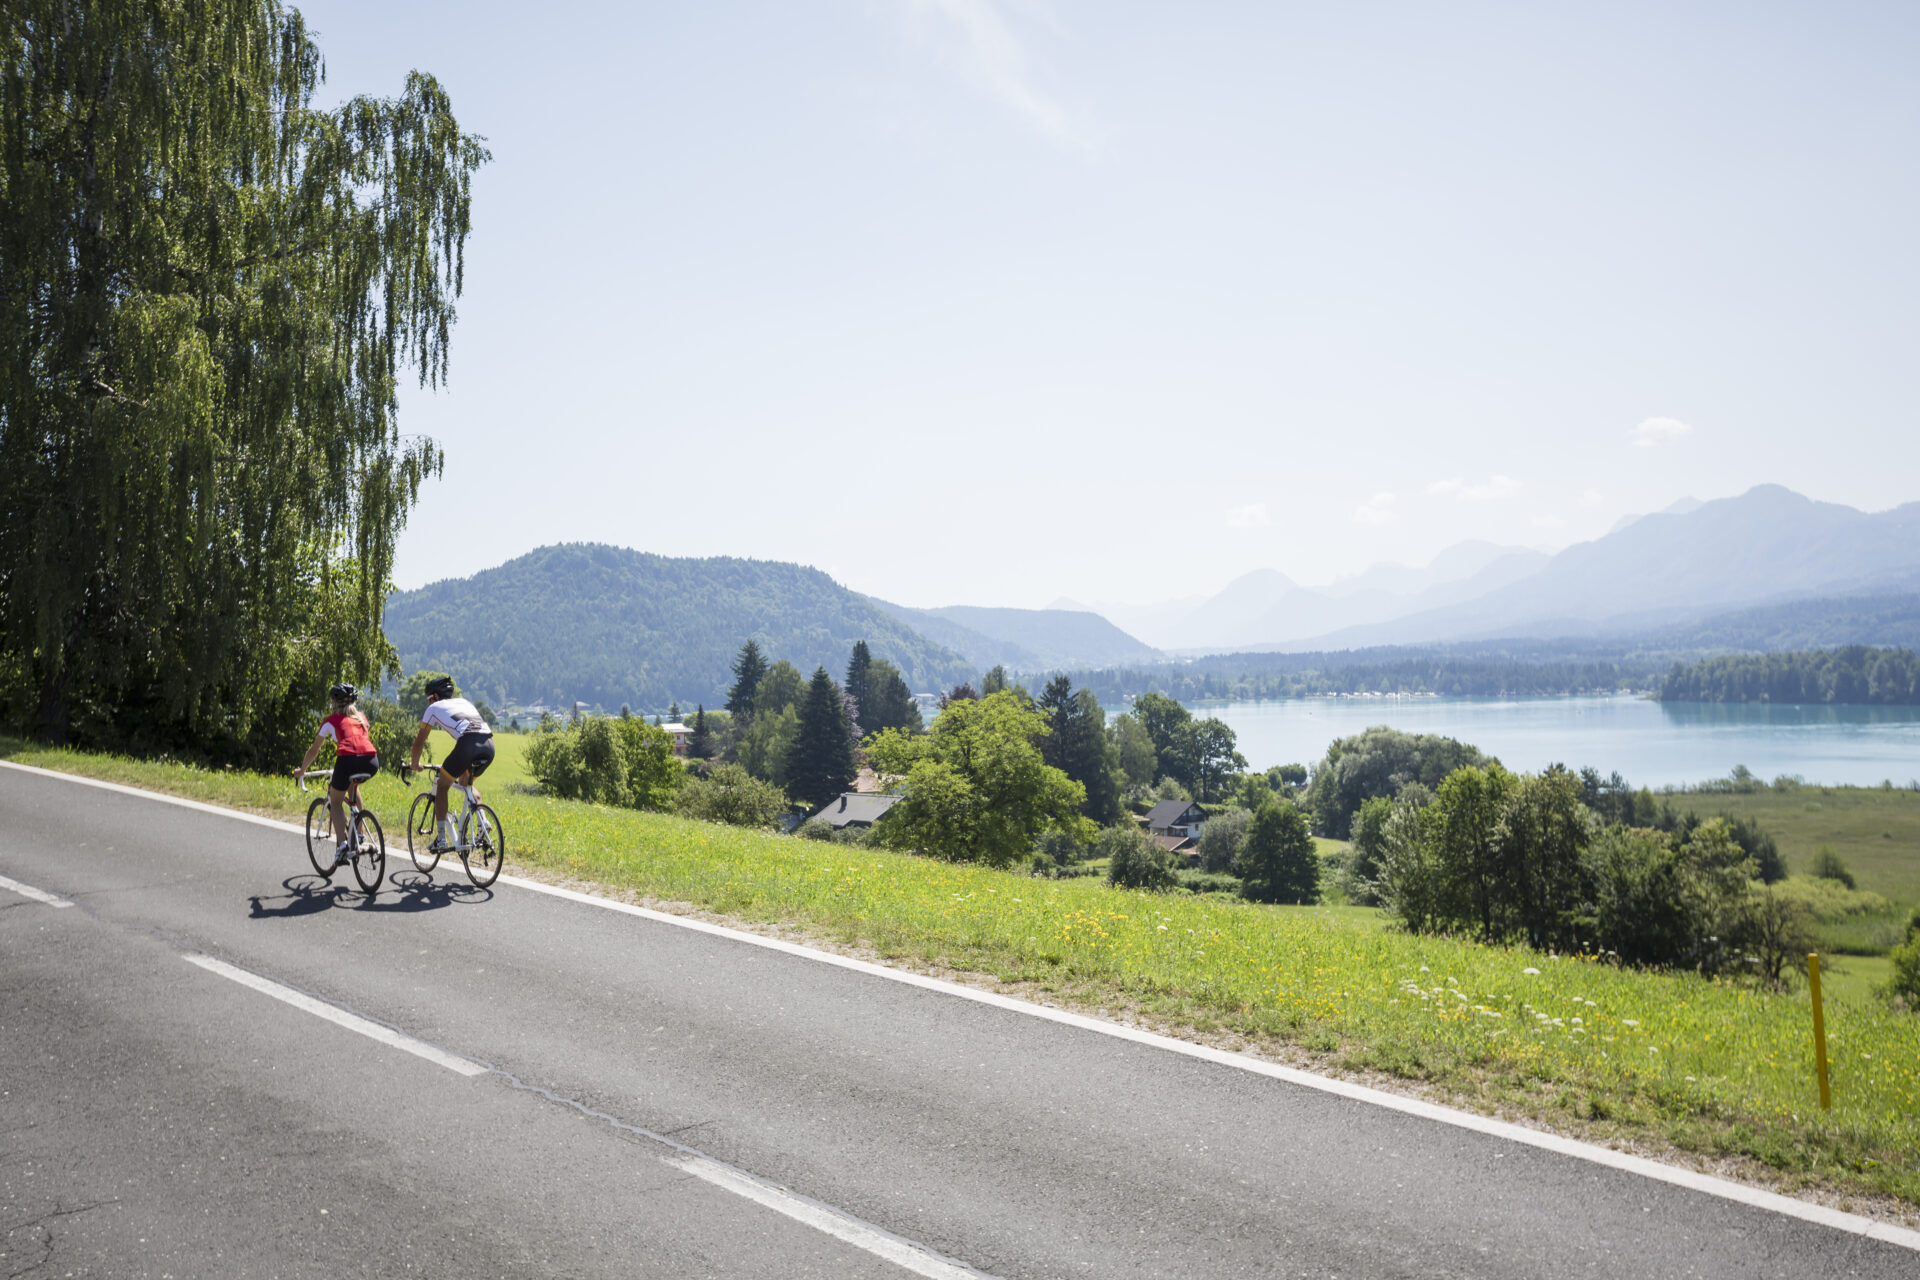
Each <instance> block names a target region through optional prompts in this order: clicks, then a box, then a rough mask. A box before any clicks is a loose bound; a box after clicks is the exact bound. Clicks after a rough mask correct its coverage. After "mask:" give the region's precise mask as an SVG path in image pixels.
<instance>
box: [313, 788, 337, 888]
mask: <svg viewBox="0 0 1920 1280" xmlns="http://www.w3.org/2000/svg"><path fill="white" fill-rule="evenodd" d="M333 853H334V844H333V831H332V828H331V827H330V826H329V825H328V822H327V798H326V797H325V796H315V797H314V798H313V803H312V804H310V805H308V806H307V861H309V862H311V863H312V864H313V869H314V870H315V871H317V872H319V873H320V878H321V879H322V880H332V879H333Z"/></svg>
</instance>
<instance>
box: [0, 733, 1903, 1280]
mask: <svg viewBox="0 0 1920 1280" xmlns="http://www.w3.org/2000/svg"><path fill="white" fill-rule="evenodd" d="M0 767H5V768H10V769H18V770H21V771H23V772H26V773H34V774H39V775H41V776H42V777H48V778H57V779H61V780H64V781H67V782H77V783H80V784H82V785H84V786H93V787H103V788H105V789H107V790H109V791H118V792H121V793H123V794H126V795H130V796H137V797H140V798H142V799H147V800H159V801H162V802H164V803H167V804H176V805H182V806H184V807H186V808H189V809H197V810H199V811H201V812H203V813H210V814H213V815H215V816H217V817H224V818H237V819H240V820H241V821H244V822H253V823H257V824H259V825H262V826H269V827H275V828H278V829H281V830H285V831H291V832H294V833H295V834H298V835H302V836H304V835H305V834H306V833H305V830H304V829H303V828H300V827H296V826H294V825H293V824H292V823H289V822H281V821H278V820H277V819H273V818H263V817H260V816H259V815H257V814H251V813H247V812H244V811H243V810H239V809H226V808H222V807H220V806H219V805H213V804H207V803H205V802H204V801H200V800H187V799H184V798H182V797H180V796H170V795H166V794H164V793H161V792H157V791H145V790H142V789H141V788H139V787H130V786H127V785H125V784H124V783H118V782H106V781H103V780H102V779H99V778H88V777H85V776H83V775H80V774H72V773H62V772H61V771H59V770H57V769H42V768H39V767H37V766H34V765H25V764H16V763H15V762H13V761H11V760H0ZM497 883H500V884H507V885H512V886H514V887H515V888H520V889H531V890H533V891H534V892H536V893H544V894H548V895H550V896H553V897H558V898H565V899H568V900H570V901H574V902H579V903H583V904H585V905H588V906H594V907H601V908H604V909H606V910H609V911H618V912H622V913H624V914H627V915H631V916H637V917H639V918H641V919H644V920H651V921H653V922H655V923H657V924H667V925H673V926H675V927H677V928H682V929H691V930H694V931H695V932H698V933H705V934H709V935H711V936H713V937H718V938H726V939H729V940H731V941H735V942H744V943H746V944H748V945H750V946H756V947H762V948H765V949H767V950H771V951H779V952H783V953H785V954H787V955H791V956H796V957H799V958H802V959H807V960H813V961H817V962H819V963H822V964H830V965H834V966H837V967H838V968H842V969H847V970H851V971H853V972H855V973H862V974H866V975H868V976H870V977H875V978H882V979H885V980H887V981H889V982H899V983H904V984H906V985H908V986H914V987H920V988H921V989H923V990H927V991H933V992H938V993H940V994H943V995H949V996H957V997H959V998H960V999H963V1000H971V1001H973V1002H975V1003H976V1004H984V1005H991V1006H993V1007H994V1008H997V1009H1003V1010H1006V1011H1007V1012H1011V1013H1019V1014H1024V1015H1026V1016H1028V1017H1032V1018H1040V1019H1042V1020H1045V1021H1048V1022H1055V1023H1059V1024H1061V1025H1063V1026H1069V1027H1075V1028H1078V1029H1079V1030H1082V1031H1091V1032H1093V1033H1095V1034H1096V1035H1104V1036H1108V1037H1111V1038H1113V1039H1118V1040H1129V1041H1132V1042H1133V1043H1135V1044H1140V1045H1146V1046H1149V1047H1151V1048H1156V1049H1163V1050H1166V1051H1167V1052H1170V1053H1178V1054H1182V1055H1184V1056H1186V1057H1189V1058H1198V1059H1201V1060H1203V1061H1206V1062H1212V1063H1215V1064H1216V1065H1219V1066H1224V1067H1229V1068H1232V1069H1234V1070H1238V1071H1245V1072H1248V1073H1249V1074H1252V1075H1259V1076H1266V1077H1268V1078H1269V1079H1273V1080H1281V1081H1284V1082H1286V1083H1288V1084H1294V1085H1299V1086H1301V1087H1302V1088H1307V1089H1314V1090H1317V1091H1319V1092H1321V1093H1328V1094H1333V1095H1335V1096H1337V1097H1342V1098H1346V1099H1349V1100H1351V1101H1354V1102H1362V1103H1366V1104H1368V1105H1371V1106H1376V1107H1381V1108H1383V1109H1385V1110H1388V1111H1398V1112H1400V1113H1402V1114H1404V1115H1410V1116H1416V1117H1419V1118H1421V1119H1424V1120H1431V1121H1434V1122H1436V1123H1439V1124H1445V1125H1451V1126H1453V1127H1454V1128H1458V1129H1466V1130H1469V1131H1471V1132H1474V1133H1480V1134H1484V1135H1486V1136H1488V1137H1494V1138H1502V1139H1505V1140H1507V1141H1509V1142H1514V1143H1518V1144H1520V1145H1523V1146H1530V1147H1536V1148H1539V1149H1541V1150H1544V1151H1550V1152H1553V1153H1554V1154H1556V1155H1562V1156H1567V1157H1569V1158H1572V1159H1576V1160H1584V1161H1586V1162H1587V1163H1589V1164H1597V1165H1602V1166H1604V1167H1607V1168H1610V1169H1618V1170H1620V1171H1621V1172H1624V1173H1631V1174H1636V1175H1638V1176H1640V1177H1643V1178H1647V1179H1650V1180H1652V1181H1655V1182H1665V1183H1667V1184H1669V1185H1671V1186H1677V1187H1683V1188H1685V1189H1687V1190H1689V1191H1698V1192H1700V1193H1702V1194H1704V1195H1710V1196H1714V1197H1716V1198H1718V1199H1722V1200H1730V1201H1733V1202H1734V1203H1736V1204H1744V1205H1747V1206H1749V1207H1750V1208H1755V1209H1762V1210H1766V1211H1768V1212H1772V1213H1777V1214H1780V1215H1782V1216H1783V1217H1790V1218H1798V1219H1800V1220H1801V1221H1803V1222H1811V1223H1815V1224H1817V1225H1819V1226H1823V1227H1829V1228H1832V1229H1833V1230H1836V1231H1844V1232H1847V1233H1848V1234H1851V1235H1857V1236H1864V1237H1865V1238H1867V1239H1869V1240H1878V1241H1880V1242H1881V1243H1884V1244H1891V1245H1894V1246H1896V1247H1899V1248H1902V1249H1909V1250H1912V1251H1914V1252H1916V1253H1920V1231H1914V1230H1911V1229H1909V1228H1907V1227H1899V1226H1895V1225H1893V1224H1892V1223H1886V1222H1879V1221H1876V1220H1875V1219H1873V1218H1865V1217H1861V1216H1860V1215H1859V1214H1855V1213H1847V1212H1846V1211H1844V1210H1841V1209H1830V1208H1828V1207H1827V1206H1825V1205H1819V1204H1813V1203H1811V1202H1809V1201H1806V1200H1796V1199H1794V1198H1793V1197H1792V1196H1783V1195H1781V1194H1780V1193H1779V1192H1776V1191H1766V1190H1763V1189H1761V1188H1759V1187H1750V1186H1747V1185H1746V1184H1745V1183H1740V1182H1733V1181H1730V1180H1728V1179H1726V1178H1721V1177H1716V1176H1715V1175H1713V1174H1709V1173H1698V1172H1695V1171H1694V1170H1692V1169H1683V1168H1680V1167H1679V1166H1678V1165H1670V1164H1663V1163H1661V1162H1660V1161H1658V1160H1651V1159H1648V1158H1647V1157H1645V1156H1636V1155H1629V1154H1628V1153H1626V1152H1624V1151H1614V1150H1612V1149H1611V1148H1608V1147H1602V1146H1598V1145H1596V1144H1594V1143H1591V1142H1582V1141H1581V1140H1579V1139H1578V1138H1566V1137H1562V1136H1560V1135H1559V1134H1554V1133H1547V1132H1544V1131H1542V1130H1538V1129H1528V1128H1526V1127H1524V1126H1522V1125H1517V1124H1513V1123H1511V1122H1510V1121H1506V1120H1495V1119H1493V1118H1492V1117H1490V1116H1482V1115H1476V1114H1475V1113H1473V1112H1470V1111H1460V1110H1456V1109H1455V1108H1452V1107H1446V1106H1442V1105H1440V1104H1439V1103H1434V1102H1426V1101H1423V1100H1421V1099H1419V1098H1409V1097H1404V1096H1402V1095H1400V1094H1397V1093H1388V1092H1387V1091H1385V1090H1384V1089H1375V1088H1372V1087H1371V1086H1368V1085H1363V1084H1354V1083H1352V1082H1351V1081H1347V1080H1339V1079H1335V1078H1334V1077H1332V1076H1322V1075H1316V1074H1314V1073H1313V1072H1310V1071H1303V1070H1301V1069H1299V1068H1298V1067H1287V1066H1282V1065H1280V1064H1279V1063H1277V1062H1267V1061H1264V1060H1262V1059H1260V1058H1254V1057H1249V1056H1248V1055H1246V1054H1241V1053H1232V1052H1229V1051H1228V1050H1225V1049H1215V1048H1213V1047H1212V1046H1210V1045H1203V1044H1195V1043H1193V1042H1192V1041H1188V1040H1178V1039H1175V1038H1174V1037H1172V1036H1164V1035H1161V1034H1159V1033H1158V1032H1154V1031H1145V1030H1142V1029H1140V1028H1138V1027H1129V1026H1126V1025H1125V1024H1123V1023H1118V1022H1109V1021H1107V1020H1105V1019H1102V1018H1093V1017H1089V1016H1087V1015H1086V1014H1080V1013H1072V1012H1069V1011H1068V1010H1065V1009H1051V1008H1048V1007H1047V1006H1045V1005H1039V1004H1034V1003H1033V1002H1031V1001H1028V1000H1021V999H1018V998H1017V997H1014V996H1005V995H1001V994H1000V993H998V992H995V991H982V990H979V989H978V988H975V987H967V986H962V985H960V984H959V983H955V982H948V981H946V980H944V979H941V978H931V977H928V976H926V975H925V974H919V973H914V972H912V971H910V970H906V969H891V968H888V967H887V966H885V965H878V964H874V963H872V962H871V961H867V960H856V959H854V958H853V957H851V956H842V955H836V954H835V953H833V952H831V951H820V950H817V949H815V948H813V947H808V946H803V945H801V944H800V943H796V942H788V941H785V940H784V939H780V938H769V937H765V936H764V935H761V934H757V933H748V932H746V931H744V930H741V929H732V928H729V927H727V926H726V925H718V924H713V923H711V922H709V921H706V920H697V919H694V918H692V917H689V916H677V915H673V914H671V913H669V912H665V911H658V910H655V909H653V908H651V907H640V906H635V905H633V904H632V903H627V902H618V901H615V900H614V899H612V898H603V897H599V896H597V895H595V894H590V893H581V892H580V891H579V890H577V889H565V888H562V887H560V886H559V885H551V884H546V883H544V882H542V881H539V880H528V879H525V878H523V877H520V876H510V875H502V876H501V877H500V879H499V881H498V882H497ZM189 958H191V957H189ZM196 963H198V962H197V961H196ZM216 963H217V962H216ZM241 972H244V970H242V971H241ZM263 981H264V980H263ZM327 1007H331V1006H327ZM349 1016H350V1015H349ZM370 1025H377V1024H370Z"/></svg>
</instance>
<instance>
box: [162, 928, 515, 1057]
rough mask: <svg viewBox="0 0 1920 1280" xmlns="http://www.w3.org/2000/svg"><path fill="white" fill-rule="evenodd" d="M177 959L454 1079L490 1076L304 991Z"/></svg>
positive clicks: (211, 962) (210, 963) (212, 963)
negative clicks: (419, 1060) (449, 1073)
mask: <svg viewBox="0 0 1920 1280" xmlns="http://www.w3.org/2000/svg"><path fill="white" fill-rule="evenodd" d="M180 958H181V959H183V960H185V961H186V962H187V963H188V964H191V965H196V966H198V967H199V968H202V969H205V970H206V971H207V972H208V973H214V974H218V975H219V976H220V977H222V978H226V979H227V980H229V981H231V982H237V983H239V984H240V985H241V986H243V987H250V988H251V989H253V990H255V991H258V992H259V993H260V994H262V995H266V996H272V997H273V998H274V999H275V1000H278V1001H280V1002H281V1003H282V1004H289V1005H292V1006H293V1007H294V1008H296V1009H298V1010H300V1011H301V1012H303V1013H310V1014H312V1015H313V1016H314V1017H316V1018H320V1019H323V1020H325V1021H327V1022H331V1023H333V1024H334V1025H335V1026H337V1027H344V1028H345V1029H346V1030H348V1031H352V1032H355V1033H357V1034H359V1035H363V1036H365V1037H366V1038H367V1039H369V1040H373V1041H377V1042H378V1043H380V1044H384V1045H386V1046H387V1047H388V1048H390V1049H398V1050H400V1051H401V1052H403V1053H410V1054H412V1055H413V1056H414V1057H416V1058H424V1059H425V1060H426V1061H428V1062H431V1063H433V1064H434V1065H435V1066H436V1067H445V1068H446V1069H447V1070H449V1071H452V1072H454V1073H456V1074H458V1075H463V1076H466V1077H467V1078H469V1079H472V1078H473V1077H474V1076H484V1075H488V1074H491V1068H488V1067H483V1066H481V1065H480V1064H479V1063H477V1062H475V1061H473V1060H472V1059H470V1058H463V1057H461V1056H460V1055H459V1054H457V1053H448V1052H447V1051H446V1050H445V1049H442V1048H440V1047H439V1046H437V1045H431V1044H428V1043H427V1042H426V1041H425V1040H420V1039H417V1038H415V1037H413V1036H410V1035H408V1034H407V1033H406V1032H404V1031H395V1030H394V1029H393V1028H392V1027H389V1026H385V1025H383V1024H381V1023H378V1022H375V1021H373V1020H372V1019H371V1018H363V1017H361V1016H360V1015H359V1014H357V1013H349V1012H347V1011H346V1010H345V1009H342V1008H340V1007H339V1006H338V1005H334V1004H328V1003H327V1002H326V1001H325V1000H321V999H317V998H316V997H314V996H310V995H308V994H307V993H306V992H304V991H300V990H296V989H295V988H293V987H289V986H287V985H286V984H285V983H281V982H275V981H274V980H273V979H272V978H266V977H262V976H261V975H260V974H257V973H255V972H254V971H253V970H251V969H242V968H241V967H240V966H239V965H237V964H228V963H227V962H226V961H225V960H220V959H216V958H215V957H213V956H210V955H207V954H205V953H204V952H199V951H190V952H187V953H185V954H183V955H182V956H181V957H180Z"/></svg>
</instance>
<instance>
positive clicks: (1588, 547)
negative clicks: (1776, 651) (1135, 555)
mask: <svg viewBox="0 0 1920 1280" xmlns="http://www.w3.org/2000/svg"><path fill="white" fill-rule="evenodd" d="M1915 588H1920V503H1908V504H1906V505H1905V506H1902V507H1898V508H1895V509H1894V510H1892V511H1884V512H1879V513H1874V514H1869V513H1867V512H1863V511H1858V510H1855V509H1854V508H1852V507H1847V506H1842V505H1839V504H1837V503H1828V502H1815V501H1813V500H1811V499H1809V498H1806V497H1803V496H1802V495H1800V494H1797V493H1794V492H1792V491H1791V490H1789V489H1785V488H1782V487H1781V486H1779V485H1762V486H1760V487H1758V488H1755V489H1752V490H1749V491H1748V492H1746V493H1744V494H1741V495H1740V496H1739V497H1736V498H1724V499H1720V500H1717V501H1714V502H1704V503H1703V502H1699V501H1696V500H1694V499H1690V498H1689V499H1682V500H1681V501H1680V502H1677V503H1675V504H1674V505H1673V506H1671V507H1669V508H1668V509H1667V510H1665V511H1662V512H1657V513H1655V514H1652V515H1646V516H1637V517H1627V518H1625V519H1623V520H1621V521H1620V522H1619V523H1618V524H1616V525H1615V526H1614V527H1613V529H1612V530H1611V531H1610V532H1609V533H1607V534H1606V535H1605V536H1603V537H1600V538H1597V539H1595V540H1593V541H1591V542H1583V543H1579V544H1576V545H1575V546H1571V547H1568V548H1567V549H1565V550H1564V551H1561V552H1560V553H1559V554H1558V555H1551V556H1549V555H1547V554H1545V553H1543V552H1539V551H1530V550H1527V549H1524V548H1517V547H1501V546H1495V545H1494V544H1491V543H1484V542H1479V543H1474V542H1469V543H1461V544H1460V545H1458V546H1456V547H1452V548H1449V549H1448V550H1447V551H1445V552H1443V553H1441V555H1439V556H1438V557H1436V558H1435V559H1434V561H1433V562H1432V563H1431V564H1429V565H1427V566H1426V567H1425V568H1422V569H1407V568H1404V567H1401V566H1397V565H1382V566H1376V567H1374V568H1373V569H1370V570H1368V571H1367V572H1366V573H1364V574H1361V575H1360V576H1358V577H1356V578H1351V579H1348V580H1346V581H1344V582H1339V583H1334V584H1331V585H1329V586H1323V587H1302V586H1299V585H1298V584H1296V583H1294V582H1293V581H1292V580H1290V579H1289V578H1287V577H1286V576H1285V575H1284V574H1281V573H1279V572H1278V571H1276V570H1271V569H1267V570H1259V571H1257V572H1254V573H1251V574H1248V575H1246V576H1244V577H1242V578H1239V579H1237V580H1235V581H1234V582H1232V583H1229V584H1228V585H1227V586H1226V587H1225V588H1224V589H1223V590H1222V591H1220V592H1219V593H1218V594H1217V595H1214V596H1211V597H1198V598H1193V597H1190V598H1187V599H1184V600H1180V601H1169V602H1165V603H1164V604H1161V605H1146V606H1131V607H1129V606H1114V605H1078V604H1076V603H1075V602H1073V601H1069V600H1062V601H1058V602H1056V607H1060V608H1082V609H1092V610H1094V611H1096V612H1100V613H1102V614H1103V616H1106V617H1107V618H1109V619H1111V620H1112V621H1114V622H1115V623H1116V624H1118V625H1122V626H1127V625H1132V626H1133V627H1135V628H1136V630H1137V633H1138V634H1140V635H1141V636H1142V637H1143V638H1145V639H1146V640H1148V641H1151V642H1153V643H1156V644H1158V645H1160V646H1161V647H1162V648H1165V649H1169V650H1174V651H1178V652H1186V653H1191V654H1199V653H1220V652H1229V651H1247V652H1256V651H1261V650H1289V651H1301V650H1330V649H1346V648H1364V647H1370V646H1376V645H1418V644H1433V643H1439V642H1446V641H1457V640H1477V639H1489V638H1496V637H1514V638H1519V637H1531V636H1554V635H1604V634H1614V635H1619V634H1626V633H1637V632H1647V631H1651V630H1655V629H1658V628H1662V627H1671V626H1677V625H1682V624H1685V623H1688V622H1691V621H1697V620H1700V619H1704V618H1707V617H1710V616H1713V615H1716V614H1722V613H1727V612H1729V611H1731V610H1736V609H1739V608H1743V607H1753V606H1760V605H1768V604H1776V603H1783V602H1788V601H1793V600H1805V599H1811V598H1814V597H1847V598H1854V599H1858V598H1862V597H1868V596H1878V595H1886V594H1898V593H1901V592H1904V591H1909V590H1913V589H1915ZM1840 642H1859V643H1869V642H1870V641H1868V640H1867V639H1866V638H1864V637H1852V636H1847V637H1842V638H1841V639H1840V640H1836V641H1835V643H1840Z"/></svg>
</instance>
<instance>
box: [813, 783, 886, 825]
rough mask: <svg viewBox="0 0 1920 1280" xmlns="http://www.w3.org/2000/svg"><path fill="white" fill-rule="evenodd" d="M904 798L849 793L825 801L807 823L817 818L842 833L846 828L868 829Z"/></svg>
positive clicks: (867, 793)
mask: <svg viewBox="0 0 1920 1280" xmlns="http://www.w3.org/2000/svg"><path fill="white" fill-rule="evenodd" d="M904 798H905V797H902V796H897V795H889V794H887V793H884V792H882V793H879V794H875V793H872V792H863V791H849V792H847V793H846V794H845V795H843V796H841V797H840V798H839V799H838V800H829V801H827V802H826V803H825V804H824V805H822V806H820V808H819V809H818V810H817V811H816V812H814V813H813V814H811V815H809V816H808V818H807V821H809V822H812V821H813V820H814V819H815V818H818V819H820V820H821V821H823V822H825V823H826V824H827V825H828V826H830V827H832V828H833V829H834V830H835V831H844V830H846V829H847V828H848V827H870V826H872V825H873V824H874V823H876V822H878V821H880V819H882V818H884V817H886V816H887V810H889V809H891V808H893V806H895V805H896V804H899V803H900V801H901V800H902V799H904Z"/></svg>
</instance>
